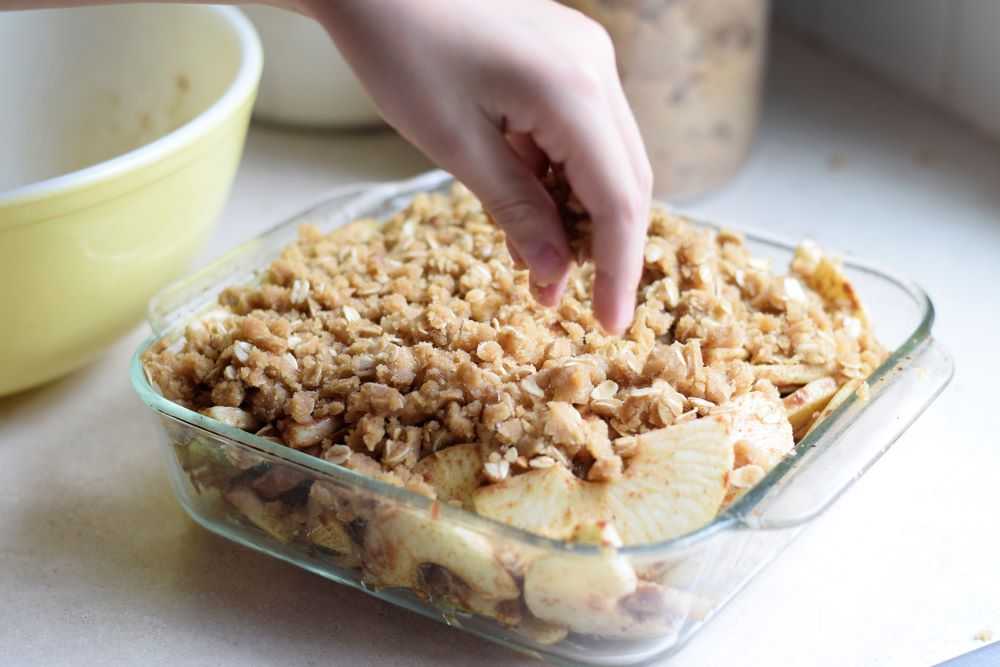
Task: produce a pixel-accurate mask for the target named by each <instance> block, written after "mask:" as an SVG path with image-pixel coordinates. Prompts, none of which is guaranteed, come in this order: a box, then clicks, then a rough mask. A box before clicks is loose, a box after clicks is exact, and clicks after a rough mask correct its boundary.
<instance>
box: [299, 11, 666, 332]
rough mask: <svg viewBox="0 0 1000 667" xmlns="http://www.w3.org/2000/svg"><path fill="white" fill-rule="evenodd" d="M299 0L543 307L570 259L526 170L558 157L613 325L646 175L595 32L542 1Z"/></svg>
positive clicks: (634, 262) (621, 323) (636, 246)
mask: <svg viewBox="0 0 1000 667" xmlns="http://www.w3.org/2000/svg"><path fill="white" fill-rule="evenodd" d="M303 2H304V4H302V5H300V9H301V10H302V11H304V12H305V13H307V14H310V15H312V16H313V17H315V18H316V19H318V20H319V21H320V22H321V23H322V24H323V25H324V26H325V27H326V29H327V31H328V32H329V33H330V34H331V36H332V37H333V38H334V40H335V41H336V42H337V45H338V46H339V47H340V49H341V51H342V52H343V54H344V56H345V57H346V58H347V60H348V61H349V62H350V63H351V65H352V66H353V67H354V69H355V71H356V72H357V74H358V76H359V77H360V79H361V81H362V82H363V83H364V85H365V87H366V88H367V89H368V91H369V92H370V94H371V95H372V97H373V98H374V100H375V102H376V104H377V105H378V107H379V109H380V111H381V112H382V114H383V115H384V117H385V119H386V120H387V121H388V122H389V123H390V124H391V125H393V126H394V127H395V128H396V129H397V130H398V131H399V132H400V133H401V134H402V135H403V136H404V137H406V138H407V139H408V140H410V141H411V142H413V143H414V144H415V145H416V146H417V147H418V148H420V149H421V150H422V151H424V152H425V153H426V154H427V155H428V156H429V157H430V158H431V159H432V160H434V161H435V162H437V163H438V164H439V165H441V166H442V167H443V168H444V169H447V170H448V171H450V172H452V173H453V174H454V175H455V176H456V177H457V178H458V179H459V180H460V181H462V182H463V183H465V184H466V185H467V186H468V187H469V189H470V190H472V192H474V193H475V194H476V195H477V196H478V197H479V198H480V200H482V202H483V205H484V206H485V207H486V210H487V211H489V212H490V214H491V215H492V216H493V218H494V219H495V220H496V221H497V223H498V224H499V225H500V226H501V227H503V229H504V230H505V231H506V233H507V237H508V245H509V246H510V248H511V252H512V254H513V255H514V257H515V260H519V261H522V262H523V263H524V264H526V265H527V266H528V268H529V270H530V275H531V281H532V284H533V287H534V291H535V294H536V296H537V297H538V298H539V300H540V301H541V302H542V303H545V304H546V305H554V304H556V303H557V302H558V300H559V298H560V296H561V294H562V291H563V289H564V288H565V284H566V278H567V272H568V270H569V266H570V262H571V258H570V252H569V247H568V244H567V240H566V237H565V234H564V232H563V229H562V224H561V222H560V220H559V217H558V214H557V211H556V208H555V205H554V204H553V202H552V200H551V198H550V197H549V196H548V193H547V192H546V191H545V189H544V187H543V186H542V184H541V181H540V179H539V177H540V175H542V174H544V173H545V170H546V169H547V168H548V165H549V163H552V164H560V165H563V167H564V169H565V174H566V177H567V180H568V181H569V184H570V185H571V186H572V188H573V190H574V192H575V193H576V195H577V197H578V198H579V199H580V201H581V203H582V204H583V205H584V207H585V208H586V209H587V211H588V213H589V214H590V216H591V218H592V220H593V240H592V243H593V247H592V255H593V258H594V262H595V266H596V277H595V281H594V294H593V304H594V311H595V314H596V315H597V318H598V319H599V320H600V322H601V323H602V324H603V326H604V327H605V329H607V330H608V331H610V332H614V333H621V332H623V331H624V330H625V329H626V328H627V326H628V325H629V323H630V322H631V320H632V316H633V311H634V309H635V290H636V287H637V285H638V282H639V278H640V275H641V271H642V252H643V246H644V243H645V236H646V225H647V223H648V218H649V201H650V189H651V185H652V175H651V171H650V167H649V162H648V159H647V157H646V153H645V149H644V148H643V144H642V140H641V138H640V136H639V131H638V129H637V127H636V124H635V120H634V118H633V117H632V113H631V111H630V109H629V107H628V104H627V103H626V101H625V96H624V93H623V92H622V88H621V83H620V81H619V80H618V74H617V70H616V68H615V58H614V49H613V47H612V45H611V41H610V39H609V37H608V35H607V33H606V32H605V31H604V30H603V29H602V28H601V27H600V26H599V25H598V24H596V23H594V22H593V21H591V20H590V19H588V18H586V17H585V16H584V15H582V14H580V13H578V12H576V11H574V10H571V9H569V8H567V7H564V6H562V5H559V4H557V3H555V2H551V1H550V0H507V1H506V2H504V3H493V2H489V1H484V0H303ZM318 66H322V65H321V64H319V65H318Z"/></svg>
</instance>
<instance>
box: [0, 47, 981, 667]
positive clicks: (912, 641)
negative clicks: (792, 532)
mask: <svg viewBox="0 0 1000 667" xmlns="http://www.w3.org/2000/svg"><path fill="white" fill-rule="evenodd" d="M777 42H778V43H777V46H776V49H775V56H776V57H775V67H774V68H773V71H772V81H771V86H770V89H769V94H768V99H767V105H766V111H765V115H764V120H763V126H762V128H761V134H760V138H759V141H758V142H757V144H756V147H755V149H754V152H753V154H752V157H751V159H750V161H749V164H748V166H747V167H746V169H744V170H743V171H742V172H741V174H740V175H739V176H738V177H737V178H736V179H735V181H734V182H733V183H732V184H731V185H730V186H729V187H728V188H727V189H726V190H725V191H723V192H720V193H718V194H715V195H713V196H711V197H709V198H707V199H704V200H702V201H700V202H697V203H696V204H693V205H689V206H686V207H684V208H685V209H687V210H690V211H692V212H694V213H696V214H698V215H700V216H702V217H706V218H711V219H715V220H719V221H726V222H730V223H732V224H743V225H749V226H753V227H758V228H766V229H769V230H771V231H773V232H774V233H778V234H782V235H786V236H790V237H801V236H810V237H812V238H815V239H817V240H818V241H820V242H821V243H824V244H826V245H827V246H830V247H832V248H838V249H840V250H843V251H844V252H845V253H847V254H856V255H858V256H863V257H866V258H870V259H874V260H877V261H879V262H881V263H883V264H884V265H886V266H887V267H890V268H892V269H894V270H896V271H898V272H899V273H901V274H904V275H907V276H910V277H912V278H913V279H915V280H916V281H918V282H919V283H921V284H922V285H924V286H925V287H926V288H927V289H928V291H929V292H930V294H931V296H932V298H933V299H934V300H935V302H936V304H937V309H938V321H937V325H936V332H937V336H938V338H940V339H941V340H942V341H943V342H944V343H945V344H946V345H947V346H948V347H949V348H950V350H951V351H952V352H953V354H954V357H955V361H956V366H957V369H958V370H957V374H956V377H955V380H954V382H953V383H952V385H951V387H950V388H949V389H948V390H947V391H946V392H945V394H944V395H943V396H942V397H941V398H940V399H939V400H938V401H937V402H936V403H935V404H934V405H933V406H932V408H931V409H930V410H928V412H927V413H926V414H925V415H924V416H923V417H922V418H920V419H919V420H918V421H917V422H916V424H914V426H913V427H912V428H911V429H910V430H909V431H908V432H907V433H906V434H905V435H904V436H903V438H902V439H901V440H900V441H899V442H898V443H897V444H896V446H895V447H894V448H893V450H892V451H891V452H890V453H889V454H888V455H886V456H885V457H884V458H883V459H882V460H881V461H880V462H879V463H878V465H876V466H875V467H874V468H873V469H872V471H871V472H869V473H868V475H867V476H866V477H865V478H864V479H863V480H862V481H861V482H860V483H858V484H857V485H856V486H855V487H854V488H853V489H852V490H851V491H850V492H849V493H848V494H847V495H846V496H844V497H843V498H842V499H841V500H840V501H839V502H838V503H837V504H836V505H835V506H834V507H833V508H832V509H831V510H829V511H828V512H827V513H826V514H825V515H823V516H822V517H821V518H819V519H818V520H816V521H815V522H814V523H813V524H812V525H811V526H810V527H809V528H808V529H807V530H806V531H805V532H804V533H803V534H802V536H801V537H800V538H799V539H798V541H797V542H795V543H794V544H793V545H792V546H791V547H790V548H789V549H788V550H787V551H786V552H785V553H784V554H783V555H782V556H781V557H780V558H779V559H778V561H777V562H776V563H775V565H773V566H772V567H770V568H769V569H768V570H767V571H765V572H764V573H763V574H762V575H761V576H760V577H758V578H757V579H756V580H755V581H754V582H753V583H752V584H751V585H750V586H749V588H748V589H747V590H746V591H745V592H744V593H743V594H742V595H741V596H740V597H739V598H738V599H737V600H736V601H735V602H734V603H733V604H731V605H730V606H729V607H728V608H727V609H726V610H725V611H723V612H722V613H721V614H720V615H719V616H718V617H717V618H716V619H715V620H714V621H713V622H712V623H711V624H710V625H709V626H708V627H707V628H705V629H704V631H702V632H701V633H700V635H698V636H697V637H696V638H695V639H694V640H693V641H692V642H691V643H690V644H689V646H688V647H687V648H686V649H685V650H684V651H682V652H681V653H680V654H679V655H678V656H677V657H676V658H675V659H674V660H673V661H672V662H671V664H672V665H679V666H684V667H687V666H698V665H721V664H740V665H762V666H763V665H818V666H822V667H826V666H830V667H841V666H844V665H872V666H876V665H886V666H893V667H895V666H908V665H915V666H917V665H930V664H932V663H934V662H937V661H940V660H943V659H946V658H949V657H951V656H954V655H956V654H958V653H961V652H963V651H967V650H971V649H973V648H976V647H977V646H980V645H982V641H980V640H977V639H975V636H976V635H977V634H980V633H989V632H992V633H993V634H994V635H998V636H1000V570H998V563H1000V530H998V525H1000V513H998V512H1000V481H998V479H1000V476H998V471H1000V441H998V439H997V433H1000V410H998V409H997V407H996V405H995V403H994V401H995V400H996V399H995V393H994V392H996V391H997V378H998V377H1000V363H998V361H997V356H996V347H997V341H998V334H997V328H998V325H1000V319H998V316H997V310H998V306H1000V298H998V296H997V285H998V284H1000V220H998V217H1000V216H998V213H1000V148H998V146H997V144H993V143H989V142H988V141H987V140H986V139H985V138H984V137H982V136H980V135H978V134H976V133H975V132H973V131H971V130H968V129H965V128H962V127H960V126H958V125H956V124H954V123H953V122H952V121H951V120H949V119H947V118H945V117H944V116H942V115H940V114H938V113H937V112H936V111H934V110H932V109H929V108H928V107H926V106H924V105H923V104H922V103H921V102H919V101H917V100H915V99H913V98H910V97H908V96H907V95H904V94H900V93H896V92H894V91H893V90H892V89H891V88H889V87H887V86H885V85H883V84H881V83H880V82H878V81H876V80H873V79H869V78H867V77H866V76H865V75H863V74H860V73H857V72H855V71H853V70H852V69H850V68H848V67H844V66H841V65H837V64H834V63H832V62H831V61H830V60H828V59H827V57H825V56H823V55H822V54H818V53H815V52H813V51H811V50H808V49H806V48H804V47H802V46H801V45H798V44H797V43H794V42H790V41H788V40H784V39H779V40H777ZM428 166H429V165H428V164H427V163H426V161H425V160H424V159H423V158H422V157H421V156H420V155H419V154H417V153H416V152H415V151H414V150H413V149H411V148H409V147H408V146H407V145H406V144H404V143H403V142H402V141H401V140H399V139H398V138H396V137H395V136H393V135H391V134H389V133H369V134H360V135H343V134H320V135H311V134H304V133H296V132H289V131H286V130H280V129H277V128H271V127H263V126H255V127H253V128H252V130H251V133H250V138H249V142H248V144H247V149H246V155H245V158H244V161H243V164H242V166H241V168H240V171H239V174H238V176H237V179H236V183H235V186H234V189H233V195H232V200H231V201H230V203H229V205H228V206H227V208H226V210H225V213H224V215H223V220H222V224H221V225H220V227H219V230H218V232H217V233H216V236H215V239H214V241H213V243H212V245H211V250H210V251H209V252H208V253H207V254H206V256H205V258H203V261H204V259H207V258H209V257H211V256H214V255H217V254H219V253H221V252H222V251H224V250H225V249H228V248H229V247H231V246H233V245H234V244H236V243H238V242H240V241H243V240H245V239H247V238H249V237H251V236H253V235H255V234H257V233H258V232H260V231H262V230H264V229H266V228H268V227H270V226H271V225H273V224H274V223H276V222H278V221H280V220H282V219H284V218H286V217H288V216H289V215H291V214H293V213H295V212H297V211H298V210H300V209H303V208H305V207H306V206H307V205H308V204H310V203H313V202H315V201H317V200H318V199H319V198H320V197H321V196H322V194H323V193H324V191H327V190H328V189H330V188H332V187H333V186H335V185H336V184H339V183H345V182H350V181H357V180H373V179H379V180H381V179H395V178H401V177H405V176H408V175H412V174H415V173H417V172H419V171H422V170H424V169H426V168H428ZM146 335H147V329H146V327H139V328H137V329H136V330H135V331H134V332H132V333H131V334H130V335H128V336H126V337H125V338H124V339H123V340H121V341H120V342H119V343H118V344H116V345H115V346H114V347H112V348H111V349H110V350H109V351H108V352H107V353H106V354H104V355H103V357H102V358H101V359H100V360H99V361H98V362H97V363H95V364H93V365H91V366H90V367H88V368H86V369H84V370H82V371H80V372H77V373H75V374H74V375H72V376H70V377H68V378H66V379H64V380H62V381H60V382H57V383H55V384H52V385H50V386H47V387H44V388H42V389H39V390H35V391H32V392H28V393H25V394H23V395H19V396H16V397H11V398H7V399H0V455H2V457H3V459H2V461H3V465H0V590H2V591H3V597H4V604H3V605H0V663H2V664H9V665H18V666H23V667H27V666H29V665H90V664H101V665H132V664H143V665H147V666H149V667H152V666H154V665H171V667H181V666H194V665H263V664H280V665H282V666H283V667H293V666H296V665H345V666H347V665H350V666H355V665H357V666H366V665H386V666H389V665H427V666H429V665H441V666H451V665H454V666H455V667H459V666H462V667H465V666H467V665H472V664H496V665H521V664H537V663H533V662H531V661H527V660H525V659H524V658H521V657H519V656H517V655H515V654H513V653H511V652H508V651H506V650H505V649H502V648H499V647H495V646H492V645H489V644H486V643H484V642H481V641H479V640H476V639H472V638H470V637H466V636H465V635H463V634H461V633H458V632H455V631H453V630H450V629H448V628H446V627H444V626H440V625H437V624H434V623H432V622H430V621H428V620H425V619H423V618H420V617H418V616H416V615H414V614H411V613H408V612H405V611H401V610H398V609H395V608H393V607H391V606H389V605H387V604H385V603H382V602H380V601H378V600H376V599H374V598H370V597H367V596H365V595H363V594H361V593H358V592H355V591H352V590H349V589H347V588H344V587H340V586H337V585H335V584H333V583H330V582H326V581H324V580H322V579H320V578H318V577H315V576H313V575H310V574H307V573H305V572H303V571H299V570H297V569H295V568H293V567H291V566H289V565H285V564H283V563H279V562H276V561H273V560H271V559H269V558H266V557H264V556H262V555H258V554H256V553H252V552H250V551H248V550H246V549H243V548H241V547H238V546H235V545H233V544H230V543H228V542H226V541H224V540H222V539H221V538H218V537H215V536H213V535H210V534H209V533H207V532H206V531H204V530H202V529H201V528H199V527H197V526H195V525H194V524H193V523H192V522H191V521H190V520H189V519H188V518H187V517H186V516H185V515H184V514H183V513H182V511H181V509H180V507H179V505H178V504H177V503H176V502H175V501H174V499H173V496H172V494H171V491H170V488H169V486H168V482H167V478H166V475H165V469H164V466H163V465H162V462H161V459H160V451H159V449H158V448H159V441H158V437H159V436H158V433H157V427H156V426H155V425H154V423H153V420H152V418H151V417H150V415H149V414H148V413H147V412H146V410H145V408H144V407H143V406H142V405H141V404H140V402H139V400H138V399H137V398H136V397H135V396H134V395H133V393H132V390H131V388H130V386H129V384H128V380H127V366H128V362H129V357H130V355H131V353H132V351H133V350H134V349H135V347H136V346H137V345H138V343H139V342H140V341H141V340H142V339H143V338H144V337H145V336H146Z"/></svg>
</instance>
